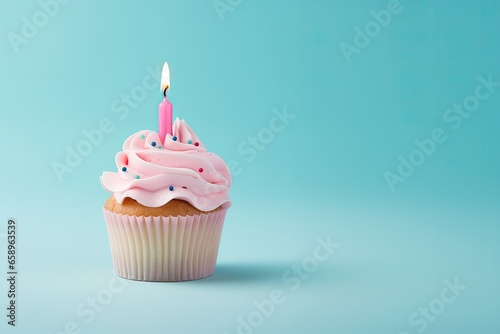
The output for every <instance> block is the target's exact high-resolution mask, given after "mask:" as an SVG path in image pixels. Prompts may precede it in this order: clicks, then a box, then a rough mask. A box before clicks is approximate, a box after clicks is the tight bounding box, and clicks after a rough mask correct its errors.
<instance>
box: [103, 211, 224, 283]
mask: <svg viewBox="0 0 500 334" xmlns="http://www.w3.org/2000/svg"><path fill="white" fill-rule="evenodd" d="M103 211H104V218H105V220H106V227H107V229H108V235H109V243H110V245H111V255H112V257H113V266H114V269H115V272H116V274H117V275H118V276H121V277H124V278H128V279H133V280H140V281H187V280H194V279H199V278H203V277H207V276H210V275H212V274H213V272H214V269H215V262H216V261H217V252H218V250H219V242H220V237H221V233H222V225H223V223H224V218H225V216H226V211H227V209H222V210H218V211H216V212H213V213H208V214H201V215H193V216H178V217H172V216H169V217H162V216H160V217H144V216H141V217H136V216H128V215H122V214H117V213H114V212H111V211H109V210H106V209H103Z"/></svg>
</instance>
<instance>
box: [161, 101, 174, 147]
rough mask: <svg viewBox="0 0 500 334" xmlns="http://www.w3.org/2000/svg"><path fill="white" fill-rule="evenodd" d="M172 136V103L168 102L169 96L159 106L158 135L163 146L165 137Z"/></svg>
mask: <svg viewBox="0 0 500 334" xmlns="http://www.w3.org/2000/svg"><path fill="white" fill-rule="evenodd" d="M167 134H169V135H172V103H170V102H169V101H168V100H167V95H165V97H164V98H163V101H161V102H160V104H159V105H158V135H159V136H160V140H161V141H162V144H164V143H165V136H166V135H167Z"/></svg>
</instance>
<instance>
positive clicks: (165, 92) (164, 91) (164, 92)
mask: <svg viewBox="0 0 500 334" xmlns="http://www.w3.org/2000/svg"><path fill="white" fill-rule="evenodd" d="M167 89H168V85H167V86H166V87H165V89H164V90H163V97H167Z"/></svg>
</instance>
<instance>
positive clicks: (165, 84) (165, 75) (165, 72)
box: [160, 62, 170, 93]
mask: <svg viewBox="0 0 500 334" xmlns="http://www.w3.org/2000/svg"><path fill="white" fill-rule="evenodd" d="M169 89H170V69H169V68H168V63H167V62H165V64H163V69H162V71H161V84H160V91H161V92H162V93H163V92H165V93H166V92H167V90H169Z"/></svg>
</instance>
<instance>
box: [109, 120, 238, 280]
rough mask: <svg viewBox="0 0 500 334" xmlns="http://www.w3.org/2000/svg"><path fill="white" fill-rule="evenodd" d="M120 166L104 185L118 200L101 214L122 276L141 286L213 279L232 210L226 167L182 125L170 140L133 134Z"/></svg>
mask: <svg viewBox="0 0 500 334" xmlns="http://www.w3.org/2000/svg"><path fill="white" fill-rule="evenodd" d="M161 143H163V145H162V144H161ZM115 161H116V166H117V168H118V171H117V172H104V173H103V174H102V176H101V178H100V180H101V184H102V186H103V187H104V189H106V190H107V191H109V192H110V193H111V194H112V195H111V197H110V198H109V199H108V200H107V201H106V203H105V204H104V207H103V212H104V218H105V221H106V227H107V230H108V235H109V242H110V246H111V254H112V258H113V266H114V269H115V272H116V274H117V275H118V276H121V277H124V278H128V279H133V280H141V281H185V280H194V279H199V278H203V277H207V276H210V275H212V273H213V272H214V269H215V263H216V260H217V253H218V249H219V242H220V238H221V233H222V226H223V223H224V219H225V216H226V212H227V209H228V208H229V207H230V205H231V202H230V200H229V188H230V186H231V174H230V172H229V169H228V167H227V165H226V164H225V163H224V161H223V160H222V159H221V158H220V157H219V156H218V155H216V154H214V153H210V152H208V151H207V150H206V148H205V145H203V143H202V142H201V141H200V139H199V138H198V137H197V136H196V134H195V133H194V132H193V131H192V130H191V128H190V127H189V126H188V124H187V123H186V122H185V121H184V120H180V119H176V120H175V122H174V123H173V127H172V134H171V135H170V134H167V135H166V137H165V140H164V141H161V140H160V137H159V135H158V134H157V133H156V132H154V131H150V130H143V131H140V132H137V133H135V134H133V135H132V136H130V137H129V138H128V139H127V140H126V141H125V143H124V144H123V151H121V152H119V153H118V154H117V155H116V159H115Z"/></svg>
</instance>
